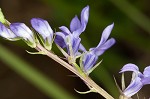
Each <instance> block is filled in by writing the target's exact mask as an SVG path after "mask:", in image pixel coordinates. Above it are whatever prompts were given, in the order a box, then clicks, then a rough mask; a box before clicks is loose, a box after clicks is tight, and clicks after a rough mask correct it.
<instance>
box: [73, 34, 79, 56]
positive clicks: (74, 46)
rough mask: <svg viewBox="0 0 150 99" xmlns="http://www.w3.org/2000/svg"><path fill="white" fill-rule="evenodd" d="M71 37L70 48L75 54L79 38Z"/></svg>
mask: <svg viewBox="0 0 150 99" xmlns="http://www.w3.org/2000/svg"><path fill="white" fill-rule="evenodd" d="M71 39H72V49H73V52H74V55H76V53H77V52H78V50H79V46H80V41H81V38H79V37H78V38H75V37H72V38H71Z"/></svg>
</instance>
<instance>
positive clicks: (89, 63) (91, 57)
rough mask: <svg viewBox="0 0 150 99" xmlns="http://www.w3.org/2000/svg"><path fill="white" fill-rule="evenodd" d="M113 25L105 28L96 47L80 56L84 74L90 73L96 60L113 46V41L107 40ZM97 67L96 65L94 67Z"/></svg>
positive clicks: (111, 39) (112, 39)
mask: <svg viewBox="0 0 150 99" xmlns="http://www.w3.org/2000/svg"><path fill="white" fill-rule="evenodd" d="M113 26H114V24H111V25H109V26H107V27H106V28H105V29H104V31H103V33H102V37H101V40H100V42H99V44H98V45H97V47H95V48H90V50H89V51H86V52H85V54H84V55H83V56H82V60H81V61H82V63H81V65H82V68H83V70H84V72H86V73H88V74H89V73H90V72H91V70H92V68H95V66H94V65H95V63H96V61H97V60H98V57H99V56H100V55H102V54H103V53H104V52H105V51H106V50H107V49H108V48H110V47H111V46H112V45H114V44H115V39H114V38H110V39H108V37H109V35H110V33H111V31H112V29H113ZM96 66H97V65H96Z"/></svg>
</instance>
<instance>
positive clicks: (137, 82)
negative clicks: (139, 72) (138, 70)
mask: <svg viewBox="0 0 150 99" xmlns="http://www.w3.org/2000/svg"><path fill="white" fill-rule="evenodd" d="M142 87H143V84H142V82H141V78H139V77H136V78H135V79H134V80H133V81H131V83H130V84H129V86H128V87H127V88H126V89H125V90H124V91H123V93H124V95H125V96H126V97H131V96H133V95H134V94H136V93H137V92H138V91H139V90H140V89H141V88H142Z"/></svg>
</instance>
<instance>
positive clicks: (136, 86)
mask: <svg viewBox="0 0 150 99" xmlns="http://www.w3.org/2000/svg"><path fill="white" fill-rule="evenodd" d="M127 71H132V72H133V74H132V79H131V82H130V84H129V85H128V87H127V88H125V89H124V90H123V94H124V96H125V97H128V98H130V97H131V96H133V95H134V94H136V93H137V92H138V91H139V90H140V89H141V88H142V87H143V86H144V85H147V84H150V66H147V67H146V68H145V69H144V72H143V74H142V73H141V72H140V71H139V68H138V67H137V66H136V65H135V64H131V63H129V64H126V65H124V66H123V68H122V69H121V71H120V72H119V73H124V72H127Z"/></svg>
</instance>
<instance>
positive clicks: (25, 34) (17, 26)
mask: <svg viewBox="0 0 150 99" xmlns="http://www.w3.org/2000/svg"><path fill="white" fill-rule="evenodd" d="M10 29H11V30H12V31H13V32H14V33H15V35H17V36H18V37H22V38H23V39H25V40H27V39H28V40H29V41H31V42H33V41H34V40H33V33H32V31H31V30H30V29H29V28H28V27H27V26H26V25H25V24H24V23H12V24H10Z"/></svg>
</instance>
